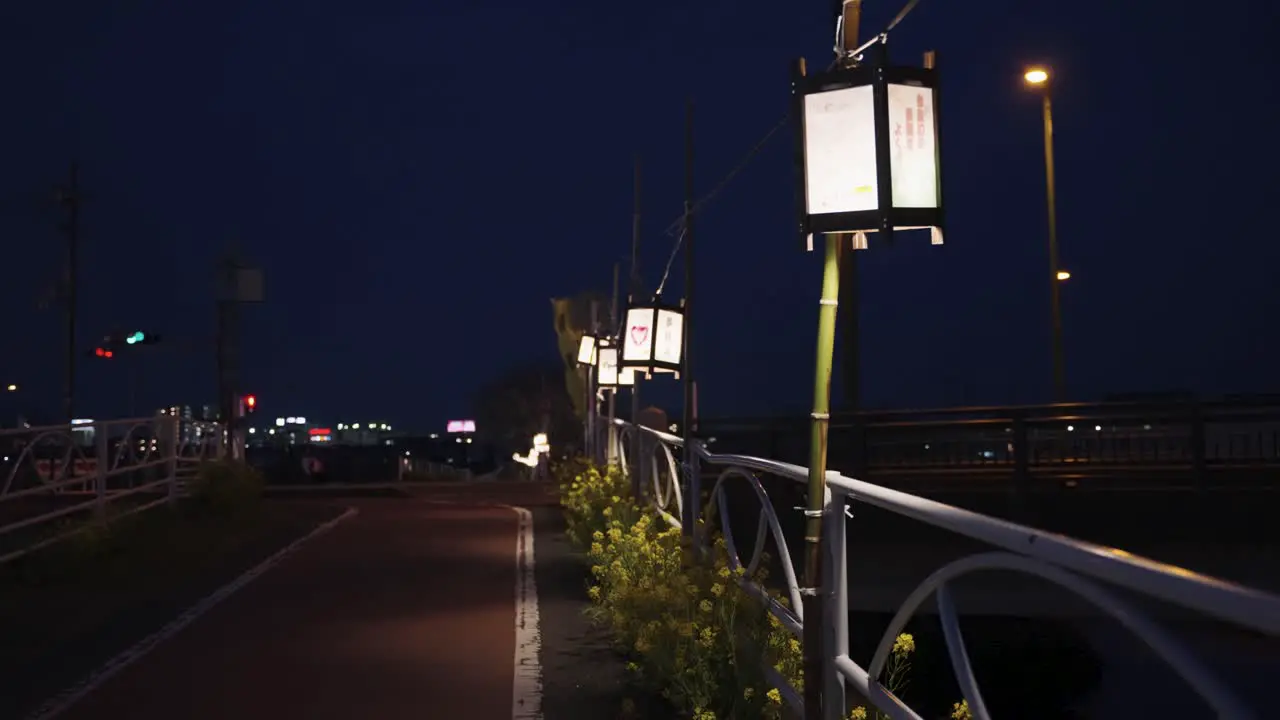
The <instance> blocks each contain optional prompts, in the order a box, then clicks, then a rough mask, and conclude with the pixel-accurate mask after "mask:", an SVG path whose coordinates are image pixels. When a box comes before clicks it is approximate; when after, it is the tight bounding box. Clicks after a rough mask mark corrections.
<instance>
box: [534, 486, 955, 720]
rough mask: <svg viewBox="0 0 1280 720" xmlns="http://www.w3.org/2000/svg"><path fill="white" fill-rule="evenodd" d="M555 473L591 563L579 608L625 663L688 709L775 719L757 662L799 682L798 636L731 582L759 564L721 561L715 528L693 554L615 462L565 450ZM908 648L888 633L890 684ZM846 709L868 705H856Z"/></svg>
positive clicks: (572, 529) (863, 714) (702, 716)
mask: <svg viewBox="0 0 1280 720" xmlns="http://www.w3.org/2000/svg"><path fill="white" fill-rule="evenodd" d="M555 472H556V473H557V480H558V481H559V487H560V498H561V505H562V507H563V508H564V513H565V520H566V525H567V532H568V535H569V537H570V539H571V540H572V541H573V542H574V543H575V544H577V545H578V546H579V547H580V548H581V549H582V550H583V551H584V553H585V554H586V556H587V559H588V560H589V561H590V563H591V584H590V587H589V588H588V591H587V592H588V596H589V597H590V599H591V603H592V604H591V608H590V610H589V612H590V614H591V617H592V618H593V619H594V620H595V621H597V622H599V623H600V624H602V625H603V626H605V627H607V628H608V629H609V630H610V631H611V633H612V635H613V637H614V639H615V641H616V642H617V643H618V645H619V647H620V648H621V650H622V651H623V652H624V653H625V654H626V655H627V656H628V658H629V662H628V665H627V667H628V669H629V670H631V671H632V672H633V673H635V674H636V675H637V676H638V677H639V678H640V679H641V680H642V681H643V682H645V683H646V684H648V685H650V686H652V687H654V688H655V689H657V690H658V691H660V692H661V693H662V695H663V696H664V697H665V698H666V699H667V700H668V701H670V702H671V703H672V704H673V705H674V706H675V707H676V708H677V709H679V710H682V711H685V712H688V713H690V714H691V716H692V717H693V718H694V719H695V720H716V718H735V719H737V718H741V719H742V720H756V719H757V718H759V719H761V720H775V719H777V718H781V717H782V712H783V703H782V695H781V693H780V692H779V691H778V689H777V688H773V687H770V686H769V685H768V683H767V682H766V679H765V674H764V670H763V669H764V668H765V667H771V668H773V669H774V670H776V671H777V672H778V673H779V675H780V676H781V677H782V678H784V679H785V680H787V682H788V683H790V684H791V686H792V687H794V688H795V689H796V690H797V692H803V683H804V677H803V672H802V668H803V657H802V653H801V645H800V642H799V640H797V639H796V638H795V637H794V636H792V634H791V633H790V631H788V630H787V629H786V627H785V626H783V624H782V622H781V621H779V620H778V618H777V617H775V616H774V615H773V614H771V613H770V612H768V610H767V608H766V607H765V606H764V603H762V602H760V601H759V600H758V599H757V598H756V597H755V596H753V595H751V594H749V593H748V592H747V591H746V590H745V589H743V587H742V584H741V583H742V581H744V580H751V581H754V582H755V583H757V584H759V585H761V586H763V585H764V581H765V579H766V577H767V573H766V571H765V570H763V569H760V570H757V571H756V572H754V573H753V574H752V575H751V577H747V574H746V572H745V570H744V569H743V568H741V567H739V568H737V569H736V570H730V563H729V557H728V553H727V551H726V549H725V543H724V540H723V538H721V537H719V536H717V535H714V534H711V540H712V544H711V548H712V549H711V552H710V553H709V557H704V558H703V559H702V560H698V559H695V557H694V554H693V553H692V552H690V549H691V548H690V547H689V546H688V545H687V544H686V540H685V539H684V538H683V537H682V536H681V533H680V529H679V528H675V527H669V526H668V525H667V524H666V522H665V521H664V520H663V519H662V518H661V516H659V515H658V514H657V513H655V512H653V511H652V510H650V509H649V508H648V507H644V506H641V505H640V504H639V503H637V502H636V501H635V499H634V498H633V497H632V496H631V487H630V482H629V480H628V478H627V477H626V475H625V474H624V473H623V472H622V471H620V470H619V469H618V468H616V467H609V468H599V467H596V466H594V465H592V464H591V463H589V462H587V461H583V460H573V461H569V462H567V463H563V464H561V465H559V466H558V467H557V468H556V469H555ZM765 559H766V561H767V558H765ZM761 565H762V566H763V565H767V562H762V563H761ZM767 592H768V593H769V595H770V596H771V597H773V599H774V600H776V601H777V602H778V603H779V604H781V605H783V606H786V605H787V604H788V603H787V600H786V599H785V598H783V597H781V596H780V595H779V594H778V593H776V592H773V591H767ZM914 650H915V640H914V639H913V638H912V636H911V635H907V634H903V635H900V636H899V637H898V639H897V642H896V643H895V644H894V649H893V654H892V656H891V659H890V661H889V665H888V667H886V681H885V687H886V688H887V689H889V690H890V691H891V692H895V693H900V692H901V691H902V690H903V689H905V687H906V675H907V672H908V671H909V669H910V656H911V654H912V652H914ZM967 711H968V708H967V706H965V707H964V713H963V714H959V713H960V712H961V710H960V706H959V705H957V706H956V713H957V714H953V716H952V717H953V718H954V719H955V720H967V718H968V712H967ZM850 717H851V718H867V717H869V715H868V712H867V710H866V709H865V708H862V707H858V708H855V709H854V710H853V712H852V714H851V715H850ZM870 717H879V715H878V714H874V711H873V714H872V715H871V716H870Z"/></svg>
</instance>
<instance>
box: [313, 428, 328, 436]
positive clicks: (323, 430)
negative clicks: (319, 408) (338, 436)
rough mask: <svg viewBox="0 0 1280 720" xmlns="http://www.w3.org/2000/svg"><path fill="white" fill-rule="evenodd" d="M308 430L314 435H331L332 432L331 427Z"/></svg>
mask: <svg viewBox="0 0 1280 720" xmlns="http://www.w3.org/2000/svg"><path fill="white" fill-rule="evenodd" d="M307 432H309V433H311V434H312V435H331V434H332V431H331V430H329V428H311V429H310V430H308V431H307Z"/></svg>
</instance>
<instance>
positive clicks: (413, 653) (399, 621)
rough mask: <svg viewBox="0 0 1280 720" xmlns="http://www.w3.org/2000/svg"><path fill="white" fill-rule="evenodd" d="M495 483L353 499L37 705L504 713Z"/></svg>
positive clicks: (514, 520) (116, 710)
mask: <svg viewBox="0 0 1280 720" xmlns="http://www.w3.org/2000/svg"><path fill="white" fill-rule="evenodd" d="M520 492H526V493H527V492H528V491H527V490H525V489H521V491H520ZM520 492H516V493H514V495H515V496H513V497H512V498H511V499H523V498H521V497H516V496H519V495H520ZM504 494H506V493H504V492H500V491H497V492H496V491H494V490H490V491H487V492H486V491H479V492H476V491H469V492H465V493H462V496H461V497H439V496H436V494H435V493H429V494H427V495H424V496H420V497H415V498H412V499H367V500H357V501H354V502H353V503H352V505H353V506H354V507H356V508H357V510H358V513H357V514H355V515H354V516H351V517H349V518H348V519H346V520H344V521H342V522H340V523H339V524H338V525H336V526H335V527H333V528H332V529H331V530H330V531H328V532H327V533H324V534H322V535H319V536H317V537H315V538H314V539H312V540H309V541H307V542H306V543H304V544H303V545H301V546H300V547H299V548H298V549H297V550H296V552H294V553H292V554H291V555H289V556H287V557H286V558H285V559H283V560H282V561H281V562H280V563H279V564H277V565H275V566H274V567H272V568H270V569H269V570H266V571H265V572H264V573H262V574H261V575H260V576H258V577H257V578H256V579H255V580H253V581H252V582H250V583H249V584H247V585H245V586H243V587H242V588H241V589H239V590H238V591H236V592H234V593H233V594H231V595H230V596H228V597H226V599H225V600H223V601H222V602H220V603H219V604H217V605H215V606H213V607H212V608H211V609H209V610H208V612H207V613H205V614H203V615H201V616H199V617H197V618H196V619H194V620H193V621H192V622H191V623H190V624H189V625H187V626H186V627H185V628H183V629H181V630H180V631H178V632H177V633H176V634H174V635H173V636H172V637H169V638H167V639H165V640H163V641H162V642H160V643H158V644H156V645H155V646H154V647H153V648H152V649H151V650H150V651H149V652H146V654H145V655H143V656H142V657H140V658H137V659H136V660H135V661H134V662H132V663H131V664H129V665H128V666H126V667H124V668H123V669H122V670H120V671H119V672H117V673H115V674H114V675H112V676H110V677H108V678H107V679H106V680H105V681H103V682H101V683H100V684H98V685H97V686H96V687H93V688H92V689H90V690H88V691H87V692H84V693H82V697H79V698H76V699H75V701H74V702H73V703H71V704H70V705H69V706H67V707H65V708H63V709H62V710H61V711H58V710H57V709H55V711H54V712H52V713H47V714H46V715H45V717H58V718H66V719H68V720H90V719H102V718H129V719H131V720H153V719H154V720H173V719H174V718H185V719H188V720H203V719H205V718H209V719H212V718H219V719H221V718H238V719H240V720H253V719H254V718H264V719H265V718H273V719H275V718H282V717H286V718H318V719H319V718H335V719H336V718H342V719H343V720H346V719H348V718H377V719H378V720H395V719H396V718H415V720H416V719H417V718H423V717H442V718H443V717H466V718H471V719H474V720H487V719H489V718H494V719H498V718H501V719H502V720H507V719H508V718H511V717H512V698H513V676H514V661H515V652H516V642H517V633H516V615H517V610H516V609H517V601H516V587H517V585H516V583H517V576H518V573H517V564H516V557H517V540H518V529H519V517H518V515H517V513H516V512H515V511H513V510H512V509H510V508H506V507H500V506H496V505H494V504H492V503H495V502H504V501H505V500H504V497H503V495H504ZM451 495H457V493H451ZM528 499H530V500H534V499H536V497H534V496H533V495H530V496H529V498H528ZM441 501H443V502H441Z"/></svg>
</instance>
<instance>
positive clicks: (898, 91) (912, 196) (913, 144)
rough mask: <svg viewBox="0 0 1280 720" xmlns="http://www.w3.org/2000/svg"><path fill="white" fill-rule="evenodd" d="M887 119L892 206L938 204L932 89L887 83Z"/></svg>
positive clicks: (919, 206)
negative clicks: (891, 144)
mask: <svg viewBox="0 0 1280 720" xmlns="http://www.w3.org/2000/svg"><path fill="white" fill-rule="evenodd" d="M889 118H890V123H891V124H892V133H893V153H892V156H891V157H890V160H889V163H890V173H891V174H892V175H893V204H894V207H903V208H936V207H938V155H937V147H936V141H937V138H936V131H935V127H934V121H933V91H932V90H929V89H927V88H921V87H915V86H911V85H890V86H889Z"/></svg>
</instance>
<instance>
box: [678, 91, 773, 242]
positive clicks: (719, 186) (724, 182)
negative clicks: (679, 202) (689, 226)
mask: <svg viewBox="0 0 1280 720" xmlns="http://www.w3.org/2000/svg"><path fill="white" fill-rule="evenodd" d="M789 122H791V113H790V112H788V113H787V114H786V115H784V116H783V117H782V119H781V120H779V121H778V122H777V124H776V125H774V126H773V127H772V128H769V132H767V133H765V134H764V137H762V138H760V140H759V141H757V142H756V144H755V145H754V146H752V148H751V150H749V151H748V152H747V154H746V155H744V156H743V157H742V159H741V160H739V161H738V164H737V165H735V166H734V168H733V169H732V170H730V171H729V172H728V173H727V174H726V175H725V176H724V177H723V178H721V179H720V182H718V183H716V185H715V187H713V188H712V189H711V192H708V193H707V194H706V195H703V196H702V197H701V198H699V199H698V201H697V202H695V203H694V204H693V207H691V208H689V213H688V214H689V215H696V214H697V213H698V212H699V211H700V210H702V207H703V206H704V205H706V204H707V203H709V202H711V201H712V200H714V199H715V197H716V196H717V195H719V194H720V192H721V191H722V190H724V189H725V187H726V186H728V184H729V183H730V182H732V181H733V179H734V178H735V177H737V176H738V173H740V172H742V171H743V170H744V169H745V168H746V167H747V165H748V164H750V163H751V161H752V160H754V159H755V157H756V155H758V154H759V153H760V151H761V150H762V149H764V146H765V144H766V143H768V142H769V141H770V140H771V139H773V136H774V135H777V134H778V131H779V130H781V129H782V128H784V127H786V125H787V123H789ZM684 219H685V214H684V213H681V214H680V216H679V217H677V218H676V219H675V220H673V221H672V222H671V224H670V225H668V226H667V229H666V234H667V235H668V236H670V235H674V234H675V232H676V230H679V229H680V227H681V226H683V225H684Z"/></svg>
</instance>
